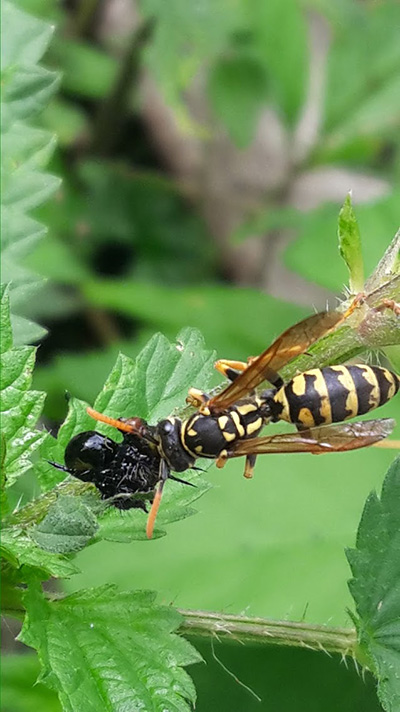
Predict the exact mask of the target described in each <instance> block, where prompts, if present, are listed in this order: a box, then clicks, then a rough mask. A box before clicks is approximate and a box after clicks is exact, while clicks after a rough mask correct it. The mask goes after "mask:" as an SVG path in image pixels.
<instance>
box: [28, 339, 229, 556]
mask: <svg viewBox="0 0 400 712" xmlns="http://www.w3.org/2000/svg"><path fill="white" fill-rule="evenodd" d="M214 359H215V354H214V353H213V352H212V351H208V350H207V349H206V348H205V344H204V340H203V338H202V336H201V335H200V333H199V332H198V331H196V330H195V329H184V330H182V331H181V332H180V333H179V334H178V336H177V340H176V343H170V342H169V341H168V339H166V338H165V337H164V336H162V334H156V335H154V336H153V337H152V338H151V339H150V341H149V342H148V343H147V345H146V346H145V347H144V349H143V350H142V351H141V352H140V354H139V355H138V357H137V359H136V360H132V359H130V358H129V357H127V356H124V355H123V354H120V355H119V356H118V358H117V361H116V364H115V366H114V368H113V369H112V371H111V373H110V375H109V377H108V379H107V381H106V383H105V384H104V387H103V389H102V391H101V392H100V394H99V396H98V397H97V399H96V401H95V403H94V408H95V409H96V410H98V411H100V412H102V413H106V414H107V415H110V416H112V417H114V418H120V417H125V418H126V417H131V416H139V417H142V418H145V419H146V420H148V421H149V422H150V423H156V422H158V421H159V420H160V419H161V418H164V417H166V416H167V415H170V414H171V413H172V412H173V411H174V410H177V409H181V408H182V406H183V405H184V403H185V398H186V395H187V392H188V389H189V388H190V386H193V384H196V386H198V387H201V388H205V389H206V388H207V386H208V384H209V382H210V378H211V375H212V364H213V362H214ZM86 407H87V404H86V403H84V402H83V401H79V400H77V399H72V400H71V402H70V408H69V413H68V416H67V418H66V420H65V422H64V424H63V425H62V426H61V428H60V431H59V434H58V438H57V440H56V439H55V438H53V437H52V436H51V435H47V437H46V440H45V441H44V442H43V444H42V446H41V448H40V456H41V457H40V461H39V462H38V463H36V465H35V470H36V473H37V475H38V478H39V480H40V483H41V485H42V488H43V489H44V490H48V489H50V488H52V487H54V485H55V484H57V483H58V482H60V481H62V480H63V479H64V477H65V476H64V475H63V473H62V472H60V471H59V470H56V469H55V468H54V467H52V466H51V465H50V464H49V463H48V460H50V461H52V462H57V463H59V464H63V462H64V450H65V447H66V446H67V444H68V442H69V441H70V439H71V438H72V437H73V436H74V435H76V434H77V433H80V432H83V431H85V430H98V431H100V432H102V433H104V434H106V435H108V436H109V437H111V438H113V439H114V440H120V439H121V435H120V434H119V433H118V432H117V431H116V430H115V428H112V427H109V426H107V425H104V424H102V423H96V422H95V421H94V420H93V419H92V418H90V417H89V416H88V415H87V413H86ZM208 464H210V463H208ZM184 479H186V480H188V481H189V482H193V484H194V485H195V486H194V487H188V486H187V485H182V484H180V483H178V482H173V481H169V482H167V485H166V487H165V494H164V496H163V502H162V506H161V508H160V515H159V523H160V524H161V523H163V524H167V523H170V522H174V521H178V520H179V519H182V518H184V517H187V516H189V515H190V514H192V513H194V511H195V510H193V509H192V508H191V504H192V503H193V502H194V501H195V500H196V499H198V498H199V497H200V496H201V495H202V494H203V493H204V492H206V491H207V489H209V484H208V483H207V482H205V481H204V480H203V479H202V478H201V477H199V475H198V474H197V473H190V472H189V473H185V476H184ZM51 521H53V522H54V524H56V518H55V519H53V518H52V520H51ZM145 522H146V513H145V512H144V511H141V510H138V509H134V510H130V511H129V512H123V513H122V512H119V511H115V510H113V508H112V507H110V508H107V507H104V508H103V512H102V515H101V523H100V530H99V536H101V537H103V538H107V539H111V540H114V541H124V542H127V541H132V540H135V539H145V538H146V536H145ZM42 524H43V523H42ZM48 525H49V522H48V521H47V522H46V527H48ZM51 531H52V532H53V533H54V535H55V536H58V532H57V531H55V530H54V531H53V530H51ZM46 533H50V531H46ZM161 534H162V532H161V530H160V529H157V530H156V531H155V532H154V536H155V537H157V536H160V535H161ZM35 540H36V541H37V542H38V543H40V542H42V543H45V546H46V547H47V546H48V540H47V542H44V540H43V539H42V538H40V540H39V539H38V538H37V533H35Z"/></svg>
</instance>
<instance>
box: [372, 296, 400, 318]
mask: <svg viewBox="0 0 400 712" xmlns="http://www.w3.org/2000/svg"><path fill="white" fill-rule="evenodd" d="M384 309H391V310H392V312H393V313H394V314H396V316H400V304H398V302H395V301H394V299H382V303H381V304H378V306H377V307H375V311H383V310H384Z"/></svg>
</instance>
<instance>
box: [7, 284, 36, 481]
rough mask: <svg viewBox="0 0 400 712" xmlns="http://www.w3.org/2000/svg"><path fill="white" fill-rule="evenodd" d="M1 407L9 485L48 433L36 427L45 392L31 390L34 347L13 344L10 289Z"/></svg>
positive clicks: (28, 465)
mask: <svg viewBox="0 0 400 712" xmlns="http://www.w3.org/2000/svg"><path fill="white" fill-rule="evenodd" d="M0 310H1V331H2V340H1V353H0V355H1V374H0V392H1V410H2V434H3V438H4V448H5V454H4V458H3V469H4V477H5V481H6V484H7V486H8V487H9V486H10V485H11V484H13V482H15V480H16V479H17V478H18V477H19V476H20V475H21V474H22V473H23V472H25V470H27V469H29V468H30V466H31V464H30V460H29V458H30V456H31V454H32V453H33V452H34V450H36V449H37V448H38V447H39V445H40V443H41V442H42V441H43V439H44V437H45V433H44V432H43V431H40V430H36V429H35V425H36V423H37V420H38V418H39V416H40V414H41V412H42V407H43V402H44V398H45V394H44V393H39V392H38V391H31V390H30V385H31V381H32V370H33V365H34V362H35V349H34V347H32V346H19V347H13V345H12V331H11V322H10V315H9V294H8V290H7V289H5V288H4V287H3V288H2V294H1V305H0Z"/></svg>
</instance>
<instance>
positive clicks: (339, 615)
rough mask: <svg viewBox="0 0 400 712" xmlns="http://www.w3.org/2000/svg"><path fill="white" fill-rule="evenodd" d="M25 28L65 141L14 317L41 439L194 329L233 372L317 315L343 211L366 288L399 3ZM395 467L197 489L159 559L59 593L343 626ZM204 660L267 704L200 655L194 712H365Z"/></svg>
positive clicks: (387, 185) (51, 117) (53, 10)
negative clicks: (39, 34) (103, 590)
mask: <svg viewBox="0 0 400 712" xmlns="http://www.w3.org/2000/svg"><path fill="white" fill-rule="evenodd" d="M19 4H20V5H21V6H22V7H23V8H24V9H26V10H27V11H28V12H30V13H32V14H35V15H36V16H37V17H42V18H44V19H46V20H50V21H51V22H53V23H54V24H55V25H56V31H55V36H54V39H53V41H52V43H51V46H50V49H49V51H48V53H47V55H46V57H45V60H44V64H45V65H46V66H47V67H49V68H51V69H55V70H57V71H59V72H61V86H60V90H59V92H58V93H57V95H56V97H55V98H53V99H52V100H51V102H50V104H49V105H48V107H47V108H46V110H45V111H44V112H43V113H42V114H41V117H40V123H41V126H42V127H44V128H47V129H50V130H51V131H53V132H54V133H55V134H57V136H58V147H57V149H56V151H55V154H54V157H53V159H52V163H51V172H52V173H54V174H55V175H57V176H60V177H61V178H62V184H61V187H60V188H59V189H58V191H57V193H56V196H55V198H53V199H52V200H50V201H49V202H47V203H46V204H45V205H44V207H41V208H40V209H39V210H37V211H36V213H35V216H37V217H38V218H39V219H40V220H41V221H42V222H43V223H44V224H46V225H47V226H48V229H49V232H48V235H47V236H46V237H45V239H43V240H42V241H41V242H40V243H38V245H37V247H36V248H35V250H34V251H33V252H32V253H31V255H29V257H28V258H26V260H25V262H24V269H25V270H29V271H30V272H31V280H32V284H34V283H37V281H38V275H40V276H41V277H44V278H46V282H44V283H43V285H42V286H41V289H40V291H38V292H36V293H35V297H34V299H26V298H25V299H24V300H23V301H21V303H20V304H18V305H17V311H18V313H19V314H21V315H23V316H25V317H27V318H29V319H32V320H34V321H36V322H38V323H39V324H40V325H41V327H42V329H41V331H40V334H39V333H35V338H37V337H39V336H41V340H40V348H39V351H38V368H37V370H36V374H35V379H34V387H35V388H38V389H40V390H45V391H47V393H48V398H47V401H46V406H45V422H46V424H47V425H48V426H50V427H54V428H56V427H57V425H58V424H59V423H60V422H61V421H62V419H63V417H64V416H65V413H66V408H67V406H66V402H65V398H64V393H65V391H66V390H67V391H69V392H70V393H71V394H73V395H74V396H76V397H78V398H81V399H84V400H87V401H88V402H91V403H92V402H93V400H94V398H95V396H96V394H97V393H98V391H99V390H100V389H101V386H102V384H103V382H104V380H105V378H106V376H107V374H108V372H109V371H110V369H111V368H112V366H113V364H114V362H115V359H116V356H117V354H118V352H119V351H122V352H123V353H125V354H127V355H129V356H132V357H135V356H136V354H137V353H138V352H139V351H140V349H141V348H142V347H143V345H144V344H145V343H146V341H147V340H148V338H149V337H150V336H151V335H152V334H153V333H154V332H155V331H161V332H163V333H164V334H166V336H168V338H170V339H171V340H174V339H175V337H176V334H177V332H178V331H179V330H180V329H181V328H183V327H184V326H194V327H197V328H199V329H200V330H201V332H202V334H203V335H204V338H205V341H206V345H207V347H208V348H210V349H215V350H216V352H217V355H218V356H219V357H226V358H234V359H238V358H246V357H247V356H248V355H250V354H257V353H259V352H260V351H261V350H263V349H264V348H265V347H266V346H267V345H268V343H269V342H270V341H271V340H272V339H273V338H274V337H275V336H277V335H278V334H279V333H280V332H281V331H283V330H284V329H285V328H286V327H287V326H289V325H290V324H292V323H294V322H295V321H297V320H299V319H300V318H302V317H303V316H306V315H307V314H309V313H312V311H313V310H314V309H315V308H317V309H321V308H324V307H325V305H326V303H327V301H330V304H331V306H332V307H334V306H335V304H336V303H337V302H336V297H337V295H339V294H340V293H341V292H342V291H343V286H344V285H345V284H346V282H347V274H346V268H345V265H344V262H342V261H341V259H340V257H339V255H338V251H337V237H336V233H337V217H338V212H339V209H340V206H341V204H342V203H343V201H344V199H345V197H346V194H347V193H348V191H349V190H351V191H352V197H353V202H354V205H355V208H356V215H357V218H358V221H359V225H360V229H361V235H362V241H363V252H364V259H365V265H366V272H367V274H368V273H370V272H371V271H372V270H373V268H374V266H375V265H376V264H377V262H378V260H379V258H380V257H381V256H382V254H383V252H384V250H385V249H386V247H387V246H388V244H389V242H390V241H391V239H392V237H393V235H394V233H395V232H396V230H397V228H398V220H399V211H398V205H399V198H400V183H399V177H400V142H399V126H400V43H399V41H398V28H399V26H400V5H399V3H398V2H397V0H396V1H393V2H390V1H381V2H376V1H375V0H374V1H371V2H368V1H365V2H361V1H360V2H356V1H355V0H340V2H335V3H328V2H325V1H324V0H310V2H300V1H297V0H284V1H282V0H253V1H252V2H246V0H196V1H194V0H193V1H192V2H190V1H189V2H188V1H187V0H169V1H168V2H166V0H142V2H135V1H134V0H84V1H81V2H79V1H74V0H71V1H69V2H65V3H55V2H49V1H48V0H20V3H19ZM44 330H46V333H44ZM394 358H395V359H396V360H397V362H399V361H400V359H399V354H398V353H397V354H396V353H394ZM193 385H200V386H201V384H193ZM396 412H397V415H399V406H398V404H396V403H391V404H389V405H387V406H385V408H384V409H382V410H381V414H382V416H391V415H394V416H395V415H396ZM397 437H400V435H399V431H398V432H397ZM391 459H392V455H391V454H390V452H384V451H379V450H370V451H368V452H363V451H361V452H358V453H352V454H348V455H339V456H332V457H330V458H327V460H328V462H326V461H325V460H324V462H323V467H322V465H321V462H320V460H319V459H318V458H312V457H311V456H290V457H286V456H270V457H268V458H267V457H265V458H264V459H263V460H262V461H260V462H259V464H258V468H257V472H256V476H255V479H254V481H252V482H246V481H244V479H243V478H242V476H241V471H242V465H241V464H239V463H230V464H229V466H228V467H226V468H225V470H223V471H222V472H221V471H216V470H215V468H212V469H211V470H210V471H209V473H208V478H209V479H210V481H211V482H212V484H213V489H212V490H211V492H209V493H208V494H207V495H206V496H205V497H203V498H202V499H201V500H200V502H199V506H198V509H200V510H201V511H200V513H199V514H197V515H196V516H195V517H193V518H191V519H190V520H186V521H184V522H179V523H176V524H174V525H172V526H170V527H169V531H168V536H167V537H165V538H164V539H160V540H156V541H151V542H145V543H143V542H137V543H135V544H130V545H129V546H122V545H118V544H111V543H108V544H106V543H103V544H101V545H96V546H95V547H89V548H88V549H87V550H85V551H84V552H82V553H81V554H80V555H79V557H78V561H79V565H80V567H81V569H82V574H81V575H79V576H76V577H75V578H74V579H73V580H71V581H70V582H67V589H68V590H75V589H77V588H80V587H82V586H95V585H99V584H101V583H105V582H111V581H113V582H117V583H118V584H119V585H120V586H121V587H123V588H134V587H139V588H152V589H155V590H157V591H159V592H160V600H163V601H165V602H167V603H170V602H172V603H174V604H176V605H178V606H181V607H187V608H204V609H209V610H224V611H226V612H230V613H241V612H243V613H246V614H249V615H257V616H266V617H272V618H274V617H275V618H290V619H291V620H301V619H303V618H305V619H306V620H309V621H311V622H314V623H330V624H338V625H349V624H350V623H349V618H348V616H347V614H346V607H347V606H350V605H351V599H350V597H349V594H348V592H347V587H346V579H347V578H348V577H349V569H348V567H347V564H346V560H345V557H344V553H343V547H344V546H352V545H353V544H354V537H355V531H356V528H357V523H358V520H359V517H360V514H361V511H362V507H363V503H364V501H365V498H366V496H367V494H368V492H369V491H370V490H371V489H372V488H374V487H377V488H379V487H380V483H381V481H382V479H383V476H384V473H385V471H386V469H387V467H388V465H389V463H390V461H391ZM99 561H101V565H100V566H99ZM216 652H217V655H218V657H219V658H221V659H222V660H223V661H224V662H225V664H227V665H229V666H231V668H232V670H233V672H234V673H235V674H236V673H237V674H239V671H240V675H239V676H240V677H241V679H243V681H244V682H246V683H247V684H250V685H252V686H253V687H254V689H255V690H256V691H257V693H258V694H261V695H262V696H263V700H264V702H263V703H262V704H261V706H260V705H259V704H258V703H256V702H254V700H253V699H252V698H251V696H250V697H249V695H248V693H246V691H245V690H244V689H243V688H239V687H238V685H237V683H236V682H235V680H233V679H232V678H230V677H228V676H227V674H226V673H224V672H223V670H222V668H221V667H220V666H218V664H217V663H216V661H215V659H214V658H213V656H212V655H211V651H210V649H209V647H208V648H207V647H206V646H205V645H204V644H203V647H202V653H203V654H204V655H205V657H206V658H207V659H208V667H207V668H203V669H202V670H201V669H200V668H196V670H194V671H193V674H194V676H195V678H196V682H197V684H198V691H199V704H198V710H200V711H201V710H210V709H215V708H216V707H217V706H218V709H227V710H228V709H229V710H235V711H236V710H251V709H253V707H254V709H256V708H257V709H270V708H271V709H272V708H273V709H274V710H289V709H290V710H308V711H309V710H314V709H315V710H320V709H322V708H323V709H324V710H327V712H329V711H330V710H340V711H341V712H342V711H345V710H349V712H350V710H351V711H353V710H354V711H355V710H363V712H365V711H367V710H378V709H379V705H378V703H377V702H376V701H375V697H374V693H373V692H372V686H371V685H369V686H368V685H366V683H365V682H364V681H363V680H361V679H360V678H358V677H357V675H356V672H355V671H353V670H350V671H346V670H344V669H339V668H338V661H337V660H332V661H330V660H326V661H324V662H323V663H322V662H321V661H320V660H319V659H317V658H316V656H314V655H313V654H312V653H307V652H303V651H302V652H301V653H300V652H299V653H296V652H285V651H282V650H279V651H271V652H267V653H266V652H263V653H261V652H260V651H242V652H240V651H238V650H236V652H235V651H234V648H233V647H229V646H226V645H218V642H216ZM245 655H247V656H248V658H245ZM240 656H242V658H240ZM285 656H286V657H285ZM296 656H297V657H296ZM307 656H308V657H307ZM266 670H268V671H270V673H271V674H268V675H267V673H266ZM288 671H290V673H289V674H290V678H291V683H290V685H289V688H290V689H291V693H290V694H289V692H288V689H285V688H288V683H287V677H288ZM307 675H309V678H307ZM307 679H308V680H309V681H308V682H307V681H306V680H307ZM16 684H17V683H16ZM291 685H292V686H291ZM222 689H223V690H224V692H223V694H222V693H221V696H220V695H219V693H218V694H217V692H216V690H222ZM319 689H320V692H318V690H319ZM327 690H331V691H333V690H336V691H337V692H336V693H335V694H334V693H333V692H330V693H329V694H327ZM288 695H289V696H288ZM318 695H320V696H319V697H318ZM268 700H270V701H269V703H268ZM322 700H323V702H322ZM267 703H268V704H267ZM346 705H348V706H347V707H346Z"/></svg>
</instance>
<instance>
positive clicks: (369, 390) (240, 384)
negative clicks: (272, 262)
mask: <svg viewBox="0 0 400 712" xmlns="http://www.w3.org/2000/svg"><path fill="white" fill-rule="evenodd" d="M355 306H356V300H355V302H354V303H353V305H352V306H351V307H350V308H349V309H348V310H347V311H346V312H344V313H343V314H340V313H338V312H321V313H318V314H314V315H313V316H310V317H308V318H307V319H304V320H303V321H301V322H299V323H298V324H295V325H294V326H292V327H290V328H289V329H287V330H286V331H285V332H283V334H281V335H280V336H279V337H278V338H277V339H276V340H275V341H274V342H273V343H272V345H271V346H269V347H268V348H267V349H266V350H265V351H263V353H261V354H260V355H259V356H257V357H255V358H251V359H249V361H248V363H242V362H239V361H229V360H220V361H218V362H217V363H216V368H217V370H219V371H220V372H221V373H223V374H224V375H225V376H226V377H227V378H228V379H229V381H230V383H229V385H228V386H227V387H226V388H224V389H223V390H222V391H221V392H220V393H218V394H217V395H214V396H212V397H210V396H209V395H208V394H206V393H203V392H202V391H199V390H198V389H195V388H192V389H190V390H189V396H188V402H189V403H190V404H191V405H193V406H195V407H196V411H195V412H194V413H193V414H192V415H191V416H189V417H188V418H184V419H182V418H179V417H175V416H170V417H168V418H166V419H164V420H161V421H160V422H158V423H157V424H156V425H149V424H148V423H147V422H146V421H145V420H143V419H142V418H137V417H133V418H120V419H114V418H110V417H109V416H107V415H104V414H102V413H98V412H97V411H95V410H93V409H92V408H88V409H87V412H88V414H89V415H90V416H92V417H93V418H94V419H95V420H98V421H100V422H104V423H107V424H109V425H112V426H114V427H116V428H117V429H118V430H120V431H121V432H123V433H125V434H126V435H125V438H126V436H129V437H132V436H135V437H136V438H138V440H137V441H136V444H135V449H134V450H133V451H129V450H127V453H128V459H129V457H130V456H131V457H132V460H133V462H132V463H131V466H132V467H136V466H137V462H136V460H135V458H137V457H138V456H140V457H141V456H142V454H143V448H144V443H146V446H147V447H146V451H145V455H144V463H145V468H144V477H142V484H139V482H138V479H137V477H136V476H135V477H134V478H133V481H134V486H135V488H136V490H135V491H136V492H138V491H139V490H140V487H141V486H144V489H145V491H153V495H154V496H153V495H152V497H151V498H152V505H151V509H150V513H149V516H148V520H147V526H146V533H147V536H148V538H151V537H152V534H153V528H154V523H155V519H156V515H157V511H158V508H159V505H160V501H161V497H162V492H163V487H164V484H165V482H166V480H167V479H168V478H171V477H174V476H172V475H171V471H173V472H178V473H180V472H184V471H185V470H187V469H189V468H193V467H194V465H195V462H196V460H197V459H198V458H200V457H204V458H211V459H214V460H216V464H217V467H223V466H224V464H225V463H226V462H227V460H228V459H230V458H232V457H240V456H245V458H246V462H245V470H244V475H245V477H248V478H249V477H251V476H252V474H253V469H254V466H255V462H256V458H257V455H259V454H264V453H287V452H294V453H299V452H308V453H313V454H323V453H330V452H345V451H348V450H355V449H358V448H362V447H367V446H369V445H373V444H374V443H376V442H378V441H380V440H382V439H383V438H385V437H386V436H387V435H389V434H390V433H391V431H392V430H393V427H394V424H395V423H394V421H393V420H392V419H390V418H385V419H378V420H369V421H360V422H355V423H354V422H353V423H347V422H345V421H346V420H347V419H349V418H353V417H354V416H357V415H362V414H364V413H367V412H369V411H370V410H372V409H374V408H377V407H378V406H381V405H383V404H384V403H386V402H387V401H388V400H390V399H391V398H392V397H393V396H394V395H395V394H396V393H397V391H398V389H399V385H400V377H399V376H397V375H396V374H395V373H393V372H391V371H389V370H388V369H386V368H382V367H378V366H367V365H365V364H357V365H348V366H345V365H340V366H329V367H325V368H321V369H318V368H314V369H310V370H308V371H304V372H303V373H299V374H298V375H296V376H294V378H292V379H291V380H290V381H289V382H287V383H284V381H283V380H282V378H281V376H280V375H279V371H280V370H281V369H282V368H283V367H284V366H285V365H286V364H288V363H289V362H290V361H291V360H292V359H294V358H295V357H296V356H298V355H300V354H302V353H304V352H306V351H307V349H308V348H309V347H310V346H311V345H312V344H313V343H314V342H315V341H317V340H318V339H320V338H321V337H323V336H325V335H326V334H328V333H329V332H331V331H332V330H333V329H335V328H336V327H337V326H338V325H340V324H341V323H343V322H344V320H345V319H346V318H347V317H348V316H349V315H350V314H351V313H352V311H353V310H354V308H355ZM264 381H267V382H269V384H270V385H271V386H272V388H268V389H266V390H264V391H261V392H260V393H257V391H256V389H257V388H258V387H259V386H260V385H261V384H262V383H263V382H264ZM280 420H283V421H286V422H289V423H292V424H294V425H295V426H296V429H297V432H292V433H280V434H275V435H269V436H263V437H260V432H261V430H262V429H263V427H264V426H265V425H267V424H268V423H270V422H278V421H280ZM77 437H79V436H77ZM99 437H102V436H99ZM84 441H85V438H83V444H85V443H84ZM72 442H73V441H72ZM81 444H82V443H81V442H80V441H76V443H75V444H74V445H73V448H72V449H73V454H74V458H75V465H76V461H77V460H84V459H85V458H84V457H82V453H81V452H80V446H81ZM70 445H71V443H70ZM68 447H69V446H67V450H68ZM71 447H72V446H71ZM129 453H131V455H129ZM140 457H139V461H140ZM116 466H117V460H116V459H114V460H113V471H114V472H115V471H116ZM71 469H72V468H71ZM71 469H70V470H69V471H71ZM122 472H123V471H122ZM99 473H101V470H96V474H99ZM174 479H178V478H176V477H174ZM180 481H183V480H180ZM126 482H127V484H126V486H127V487H128V481H126ZM183 482H184V481H183ZM187 484H190V483H187ZM97 486H99V485H97ZM136 506H138V505H136Z"/></svg>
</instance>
